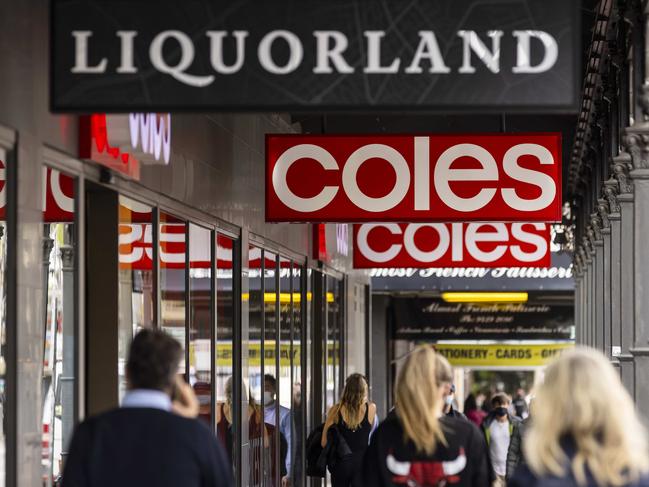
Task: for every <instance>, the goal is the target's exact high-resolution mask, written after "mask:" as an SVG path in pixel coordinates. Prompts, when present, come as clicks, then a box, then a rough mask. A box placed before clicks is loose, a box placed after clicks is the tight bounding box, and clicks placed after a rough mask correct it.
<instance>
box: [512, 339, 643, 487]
mask: <svg viewBox="0 0 649 487" xmlns="http://www.w3.org/2000/svg"><path fill="white" fill-rule="evenodd" d="M523 450H524V452H525V460H526V461H527V465H526V466H523V467H521V468H520V469H519V470H518V471H517V472H516V474H515V475H514V478H513V479H512V480H511V481H510V484H509V485H510V486H512V485H513V486H521V487H523V486H525V487H528V486H531V487H534V486H536V487H541V486H546V485H547V486H550V485H552V486H556V487H563V486H581V487H586V486H588V487H591V486H592V487H594V486H598V487H613V486H615V487H621V486H638V487H639V486H642V487H648V486H649V476H648V475H649V447H648V444H647V433H646V430H645V427H644V426H643V425H642V422H641V421H640V419H639V418H638V416H637V413H636V410H635V407H634V404H633V401H632V400H631V397H630V396H629V394H628V392H627V391H626V389H625V388H624V386H623V385H622V382H621V381H620V377H619V375H618V373H617V372H616V371H615V369H614V368H613V367H612V366H611V364H610V363H609V362H608V360H607V359H606V357H604V355H602V354H601V353H600V352H597V351H595V350H592V349H587V348H578V349H575V350H571V351H568V352H564V353H563V354H562V355H561V357H559V358H558V359H557V360H556V361H555V362H554V363H552V364H551V365H550V366H549V367H548V368H547V370H546V373H545V379H544V382H543V383H542V384H540V385H539V386H538V389H537V392H536V395H535V398H534V420H533V421H532V423H531V424H530V429H529V432H528V433H527V436H526V438H525V442H524V445H523Z"/></svg>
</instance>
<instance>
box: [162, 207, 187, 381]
mask: <svg viewBox="0 0 649 487" xmlns="http://www.w3.org/2000/svg"><path fill="white" fill-rule="evenodd" d="M186 228H187V224H186V223H185V222H184V221H182V220H181V219H179V218H176V217H175V216H172V215H169V214H167V213H162V212H161V213H160V230H159V234H158V235H159V240H160V245H159V255H160V258H159V261H160V277H159V281H160V326H161V328H162V329H163V330H164V331H166V332H167V333H169V334H170V335H171V336H172V337H174V338H175V339H176V340H178V342H179V343H180V344H181V346H182V348H183V350H185V349H186V344H185V293H186V290H185V277H186V274H185V273H186V269H185V253H186V246H185V232H186ZM178 373H179V374H184V373H185V360H184V358H183V359H182V360H181V361H180V364H178Z"/></svg>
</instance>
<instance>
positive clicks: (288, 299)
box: [242, 292, 336, 304]
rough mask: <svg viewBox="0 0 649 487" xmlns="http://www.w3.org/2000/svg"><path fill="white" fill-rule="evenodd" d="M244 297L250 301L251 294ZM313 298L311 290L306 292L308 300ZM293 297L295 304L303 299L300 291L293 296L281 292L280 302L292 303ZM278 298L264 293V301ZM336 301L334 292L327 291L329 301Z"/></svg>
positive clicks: (273, 300)
mask: <svg viewBox="0 0 649 487" xmlns="http://www.w3.org/2000/svg"><path fill="white" fill-rule="evenodd" d="M242 298H243V300H244V301H249V300H250V294H249V293H243V294H242ZM311 298H312V294H311V293H310V292H308V293H306V299H307V301H309V302H311ZM291 299H293V304H296V303H299V302H301V301H302V295H301V294H300V293H293V295H292V296H291V293H279V302H280V304H290V303H291ZM276 300H277V294H275V293H264V303H275V301H276ZM335 301H336V297H335V296H334V293H327V303H334V302H335Z"/></svg>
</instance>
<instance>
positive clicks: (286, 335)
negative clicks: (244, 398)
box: [277, 257, 295, 483]
mask: <svg viewBox="0 0 649 487" xmlns="http://www.w3.org/2000/svg"><path fill="white" fill-rule="evenodd" d="M292 284H293V283H292V280H291V261H290V260H289V259H286V258H284V257H280V259H279V289H280V292H279V371H278V376H277V378H278V380H277V385H278V388H277V396H278V397H277V401H278V402H279V432H280V434H281V435H282V439H281V440H282V442H284V441H285V442H286V452H282V458H283V461H282V465H281V467H282V468H281V472H282V478H285V477H286V478H287V479H288V478H290V477H291V476H292V458H293V455H294V454H295V452H294V445H293V443H294V438H293V425H292V422H293V418H292V415H291V408H292V397H293V381H292V378H291V372H292V366H291V365H292V363H291V362H292V361H291V337H292V329H293V299H294V293H293V286H292ZM284 483H286V481H284Z"/></svg>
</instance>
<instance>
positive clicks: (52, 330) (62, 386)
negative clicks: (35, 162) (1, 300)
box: [3, 167, 76, 486]
mask: <svg viewBox="0 0 649 487" xmlns="http://www.w3.org/2000/svg"><path fill="white" fill-rule="evenodd" d="M43 184H44V186H45V188H44V191H43V195H44V202H43V223H44V228H43V274H42V275H43V293H44V298H45V306H44V312H45V316H44V327H45V328H44V332H45V334H44V336H45V343H44V348H43V352H44V355H43V381H42V391H43V396H42V408H43V409H42V417H43V442H42V449H43V455H42V465H43V485H45V486H49V485H52V484H53V482H54V481H55V480H56V479H57V478H58V477H59V475H60V474H61V470H62V464H63V461H64V460H65V455H66V451H67V447H68V445H69V442H70V438H71V435H72V429H73V427H74V421H75V402H74V396H75V393H74V390H75V352H74V350H75V344H74V342H75V313H74V302H75V269H74V262H75V259H74V252H75V243H76V235H75V228H74V212H75V194H74V179H73V178H72V177H70V176H68V175H66V174H63V173H61V172H59V171H57V170H55V169H51V168H47V167H45V168H43ZM3 240H4V239H3ZM3 308H4V307H3Z"/></svg>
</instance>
